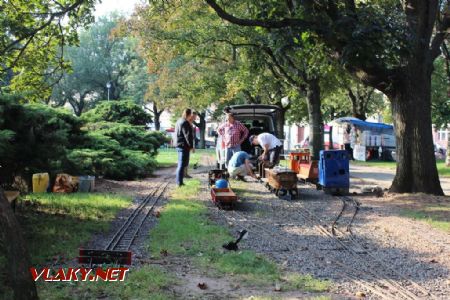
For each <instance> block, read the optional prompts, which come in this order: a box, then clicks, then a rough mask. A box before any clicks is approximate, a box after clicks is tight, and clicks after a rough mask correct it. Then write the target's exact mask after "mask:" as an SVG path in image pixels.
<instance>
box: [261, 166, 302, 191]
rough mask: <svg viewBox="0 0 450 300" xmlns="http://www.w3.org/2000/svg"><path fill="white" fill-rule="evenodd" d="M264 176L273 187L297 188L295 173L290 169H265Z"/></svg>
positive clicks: (277, 188)
mask: <svg viewBox="0 0 450 300" xmlns="http://www.w3.org/2000/svg"><path fill="white" fill-rule="evenodd" d="M266 177H267V180H268V183H269V185H270V186H271V187H272V188H273V189H276V190H279V189H285V190H292V189H297V181H298V179H297V174H296V173H295V172H294V171H292V170H276V169H266Z"/></svg>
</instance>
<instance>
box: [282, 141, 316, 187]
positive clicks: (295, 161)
mask: <svg viewBox="0 0 450 300" xmlns="http://www.w3.org/2000/svg"><path fill="white" fill-rule="evenodd" d="M289 168H290V169H291V170H292V171H294V172H295V173H297V177H298V179H300V180H301V181H302V182H310V183H313V184H317V182H318V179H319V164H318V161H316V160H311V153H310V151H309V149H302V150H299V151H295V152H291V153H289Z"/></svg>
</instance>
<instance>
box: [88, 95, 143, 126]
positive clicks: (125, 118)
mask: <svg viewBox="0 0 450 300" xmlns="http://www.w3.org/2000/svg"><path fill="white" fill-rule="evenodd" d="M82 120H84V121H85V122H89V123H92V122H102V121H106V122H117V123H128V124H131V125H141V126H146V125H147V124H148V123H151V122H152V119H151V116H150V115H149V114H148V113H146V112H145V111H144V110H143V109H142V106H141V105H138V104H136V103H135V102H133V101H123V100H122V101H102V102H101V103H99V104H98V105H97V106H95V108H93V109H91V110H89V111H87V112H86V113H85V114H84V115H83V116H82Z"/></svg>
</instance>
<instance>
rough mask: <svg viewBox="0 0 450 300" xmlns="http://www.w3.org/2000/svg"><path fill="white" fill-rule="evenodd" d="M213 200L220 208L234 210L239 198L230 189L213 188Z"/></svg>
mask: <svg viewBox="0 0 450 300" xmlns="http://www.w3.org/2000/svg"><path fill="white" fill-rule="evenodd" d="M211 200H212V202H213V203H214V204H215V205H216V206H217V207H219V208H225V209H232V208H234V206H235V204H236V202H237V200H238V198H237V196H236V194H235V193H234V192H233V190H232V189H231V188H230V187H226V188H216V187H212V188H211Z"/></svg>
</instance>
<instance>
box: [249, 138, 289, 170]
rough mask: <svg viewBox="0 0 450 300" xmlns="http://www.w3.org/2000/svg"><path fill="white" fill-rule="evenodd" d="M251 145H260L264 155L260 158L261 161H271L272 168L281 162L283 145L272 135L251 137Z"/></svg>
mask: <svg viewBox="0 0 450 300" xmlns="http://www.w3.org/2000/svg"><path fill="white" fill-rule="evenodd" d="M249 140H250V144H252V145H255V146H257V145H260V146H261V147H262V149H263V153H262V154H261V156H260V157H259V159H260V160H265V161H269V162H270V164H271V165H272V166H275V165H277V164H278V163H279V162H280V154H281V151H282V150H283V143H281V141H280V140H279V139H278V138H277V137H276V136H274V135H273V134H270V133H267V132H265V133H261V134H258V135H252V136H251V137H250V139H249Z"/></svg>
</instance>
